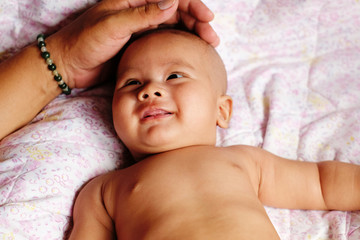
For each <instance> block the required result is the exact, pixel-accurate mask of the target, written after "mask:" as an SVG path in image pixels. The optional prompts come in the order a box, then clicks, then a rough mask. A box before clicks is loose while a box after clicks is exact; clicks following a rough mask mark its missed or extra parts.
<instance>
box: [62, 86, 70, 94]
mask: <svg viewBox="0 0 360 240" xmlns="http://www.w3.org/2000/svg"><path fill="white" fill-rule="evenodd" d="M62 92H63V93H64V94H65V95H70V93H71V88H69V87H68V88H67V89H63V90H62Z"/></svg>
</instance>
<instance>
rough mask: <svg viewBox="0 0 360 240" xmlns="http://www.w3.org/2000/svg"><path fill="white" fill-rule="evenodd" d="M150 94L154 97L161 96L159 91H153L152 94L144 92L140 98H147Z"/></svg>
mask: <svg viewBox="0 0 360 240" xmlns="http://www.w3.org/2000/svg"><path fill="white" fill-rule="evenodd" d="M150 95H151V96H155V97H161V93H160V92H159V91H156V92H153V93H152V94H151V93H144V94H143V95H142V98H143V99H147V98H149V97H150Z"/></svg>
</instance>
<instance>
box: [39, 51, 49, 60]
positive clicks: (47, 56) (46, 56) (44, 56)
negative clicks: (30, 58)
mask: <svg viewBox="0 0 360 240" xmlns="http://www.w3.org/2000/svg"><path fill="white" fill-rule="evenodd" d="M41 56H42V57H43V59H45V60H46V59H48V58H49V57H50V53H49V52H42V53H41Z"/></svg>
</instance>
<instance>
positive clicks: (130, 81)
mask: <svg viewBox="0 0 360 240" xmlns="http://www.w3.org/2000/svg"><path fill="white" fill-rule="evenodd" d="M130 85H141V82H140V81H139V80H136V79H129V80H127V81H126V83H125V84H124V86H130Z"/></svg>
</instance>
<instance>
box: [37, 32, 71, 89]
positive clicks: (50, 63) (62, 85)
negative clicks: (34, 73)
mask: <svg viewBox="0 0 360 240" xmlns="http://www.w3.org/2000/svg"><path fill="white" fill-rule="evenodd" d="M37 42H38V47H39V49H40V51H41V57H42V58H44V59H45V62H46V64H47V65H48V69H49V70H50V71H52V73H53V75H54V79H55V81H56V82H57V83H58V85H59V87H60V88H61V90H62V92H63V93H64V94H65V95H69V94H70V93H71V88H69V86H68V85H67V84H66V83H65V82H64V80H62V76H61V75H60V73H59V72H58V71H57V70H56V65H55V64H54V63H53V61H52V59H51V58H50V53H49V52H48V51H47V49H46V44H45V35H44V34H39V35H38V36H37Z"/></svg>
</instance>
